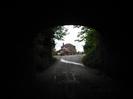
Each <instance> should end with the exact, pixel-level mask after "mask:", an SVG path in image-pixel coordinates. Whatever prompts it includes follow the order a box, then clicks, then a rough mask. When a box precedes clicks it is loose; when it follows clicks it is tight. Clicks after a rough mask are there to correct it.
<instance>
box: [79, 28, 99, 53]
mask: <svg viewBox="0 0 133 99" xmlns="http://www.w3.org/2000/svg"><path fill="white" fill-rule="evenodd" d="M78 37H80V39H79V40H76V41H79V42H81V41H85V45H84V51H85V53H86V54H88V53H91V52H92V51H93V50H94V49H96V41H97V40H96V30H95V29H92V28H88V27H85V26H82V28H81V32H79V34H78Z"/></svg>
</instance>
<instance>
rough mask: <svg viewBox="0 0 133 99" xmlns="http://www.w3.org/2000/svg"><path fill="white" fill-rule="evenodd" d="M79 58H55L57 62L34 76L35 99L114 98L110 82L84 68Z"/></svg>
mask: <svg viewBox="0 0 133 99" xmlns="http://www.w3.org/2000/svg"><path fill="white" fill-rule="evenodd" d="M82 56H83V55H70V56H55V57H56V58H57V59H58V61H57V62H56V63H55V64H54V65H53V66H51V67H50V68H48V69H47V70H46V71H44V72H42V73H38V74H37V76H36V94H37V98H39V97H40V98H42V97H43V98H46V99H86V98H87V99H101V98H102V99H114V98H116V97H115V96H116V95H117V89H116V86H115V85H114V82H113V80H112V79H111V78H109V77H108V76H106V75H105V74H103V73H102V72H100V71H98V70H96V69H91V68H89V67H86V66H84V65H83V64H82V63H81V58H82Z"/></svg>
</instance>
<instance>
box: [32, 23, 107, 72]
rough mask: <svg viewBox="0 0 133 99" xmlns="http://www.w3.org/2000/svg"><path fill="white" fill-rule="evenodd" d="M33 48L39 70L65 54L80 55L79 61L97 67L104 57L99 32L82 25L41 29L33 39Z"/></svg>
mask: <svg viewBox="0 0 133 99" xmlns="http://www.w3.org/2000/svg"><path fill="white" fill-rule="evenodd" d="M46 32H47V33H48V35H47V34H46ZM33 50H34V62H35V64H37V65H36V68H37V69H38V70H41V71H43V70H45V68H47V67H49V66H50V65H52V64H53V63H54V62H55V61H56V59H60V58H61V56H66V55H81V56H82V58H80V60H78V61H79V62H82V63H83V64H84V65H86V66H89V67H92V68H99V69H100V68H101V67H100V66H98V65H99V64H102V63H104V62H103V61H104V59H105V58H104V56H105V54H104V51H105V50H104V46H103V42H102V41H101V40H100V34H99V32H98V31H96V29H94V28H92V27H88V26H82V25H60V26H55V27H51V28H49V29H48V30H47V31H41V32H40V33H38V35H37V36H36V37H35V39H34V48H33ZM83 56H84V57H83ZM68 60H69V61H70V60H71V59H70V58H68ZM102 66H104V64H102Z"/></svg>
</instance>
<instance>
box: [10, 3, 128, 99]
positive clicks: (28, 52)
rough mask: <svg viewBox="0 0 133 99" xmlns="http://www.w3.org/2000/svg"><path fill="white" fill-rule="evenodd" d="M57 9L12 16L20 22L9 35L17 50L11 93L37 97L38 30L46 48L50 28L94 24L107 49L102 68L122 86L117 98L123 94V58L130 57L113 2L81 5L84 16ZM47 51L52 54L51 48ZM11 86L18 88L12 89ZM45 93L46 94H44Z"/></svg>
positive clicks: (49, 36) (11, 80)
mask: <svg viewBox="0 0 133 99" xmlns="http://www.w3.org/2000/svg"><path fill="white" fill-rule="evenodd" d="M105 8H106V10H105ZM63 9H64V8H63ZM90 9H91V10H90ZM56 10H58V8H57V9H54V10H50V11H48V12H45V11H46V9H45V8H44V10H43V11H44V12H45V13H42V12H41V11H40V10H39V11H35V10H34V9H33V10H32V11H30V10H28V11H27V10H24V11H22V12H21V10H20V12H19V15H18V16H17V20H16V19H15V17H12V18H10V19H14V20H15V21H16V24H17V25H16V27H15V32H16V33H13V34H12V35H11V34H10V35H11V37H12V40H14V41H13V44H14V45H15V47H14V48H15V49H13V51H15V52H14V53H15V55H13V56H14V58H13V60H15V61H13V62H14V63H13V64H14V66H8V75H9V76H8V82H10V83H8V89H9V90H8V91H9V93H8V96H9V97H14V98H18V97H19V98H22V99H23V98H24V97H29V98H31V97H32V98H35V96H34V95H35V94H36V93H34V94H33V93H32V89H34V86H33V85H32V82H34V78H35V72H36V67H35V66H34V61H33V50H32V48H33V41H34V38H35V37H36V36H37V35H38V33H40V32H41V31H43V32H44V35H45V36H46V38H47V40H46V41H47V42H46V47H47V48H46V49H49V48H50V42H49V41H50V38H51V36H52V33H51V31H49V28H51V27H54V26H58V25H83V26H89V27H94V28H95V29H96V30H98V31H99V32H100V33H101V34H100V35H101V39H102V41H103V42H104V47H105V49H106V60H105V61H106V68H104V70H103V71H105V73H106V74H107V75H109V76H110V77H111V78H112V79H114V81H115V82H116V83H117V85H118V87H119V88H120V89H121V90H120V92H118V93H117V95H116V98H118V97H120V96H121V97H122V93H124V92H125V89H126V87H125V84H126V80H127V78H126V76H125V75H126V74H125V73H126V70H125V68H124V66H123V65H124V64H125V65H126V63H125V62H123V60H124V61H127V59H126V58H123V57H122V56H121V54H122V53H124V50H125V49H124V48H123V43H122V42H123V37H124V35H123V34H122V33H121V32H120V19H119V17H120V15H119V9H118V8H117V7H113V6H112V5H109V6H104V5H102V4H101V6H99V8H98V7H96V8H93V7H88V8H87V7H86V8H82V11H83V12H82V13H84V14H83V15H82V14H79V13H78V11H77V12H72V11H69V9H64V10H65V12H58V11H56ZM26 11H27V12H26ZM28 12H30V13H28ZM10 19H9V20H10ZM12 21H13V20H12ZM12 21H11V22H12ZM13 27H14V26H12V27H11V28H13ZM13 31H14V30H13ZM47 45H49V46H47ZM47 53H50V49H49V50H48V52H47ZM47 57H51V56H50V54H47ZM123 71H124V72H125V73H123ZM12 89H14V90H15V91H12ZM44 95H46V94H45V93H44ZM125 96H126V95H125ZM110 97H111V96H110ZM36 98H37V97H36ZM39 98H40V97H39ZM40 99H41V98H40ZM111 99H112V98H111Z"/></svg>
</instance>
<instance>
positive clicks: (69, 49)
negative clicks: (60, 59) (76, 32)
mask: <svg viewBox="0 0 133 99" xmlns="http://www.w3.org/2000/svg"><path fill="white" fill-rule="evenodd" d="M58 53H59V54H60V55H74V54H76V48H75V46H74V45H72V44H70V43H67V44H64V43H63V45H62V46H61V49H60V50H59V51H58Z"/></svg>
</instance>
